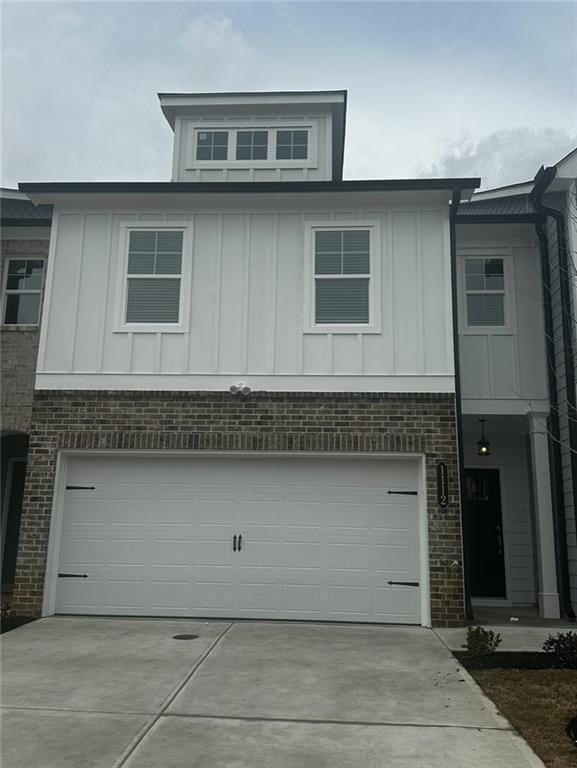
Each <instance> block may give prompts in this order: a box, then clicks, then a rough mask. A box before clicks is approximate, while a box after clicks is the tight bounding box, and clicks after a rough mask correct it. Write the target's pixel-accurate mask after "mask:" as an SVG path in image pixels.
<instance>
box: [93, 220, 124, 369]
mask: <svg viewBox="0 0 577 768" xmlns="http://www.w3.org/2000/svg"><path fill="white" fill-rule="evenodd" d="M108 219H109V222H110V229H109V232H108V253H107V257H106V267H107V269H106V281H105V286H104V303H103V307H102V332H101V334H100V347H99V350H98V370H99V371H102V369H103V368H104V345H105V342H106V319H107V318H108V316H109V314H110V313H109V312H108V303H109V298H110V273H111V272H113V271H114V270H112V238H113V236H114V217H113V215H112V214H108ZM117 289H118V287H117ZM121 311H124V307H121Z"/></svg>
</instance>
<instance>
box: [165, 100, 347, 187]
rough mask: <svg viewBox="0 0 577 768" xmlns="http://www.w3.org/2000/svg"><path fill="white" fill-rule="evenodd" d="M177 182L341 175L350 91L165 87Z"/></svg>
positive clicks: (334, 178)
mask: <svg viewBox="0 0 577 768" xmlns="http://www.w3.org/2000/svg"><path fill="white" fill-rule="evenodd" d="M158 97H159V99H160V106H161V109H162V111H163V113H164V116H165V117H166V119H167V120H168V122H169V124H170V126H171V128H172V129H173V131H174V150H173V165H172V181H202V182H207V181H213V182H227V181H309V180H310V181H340V180H341V179H342V173H343V152H344V140H345V116H346V104H347V92H346V91H290V92H267V93H265V92H263V93H159V94H158Z"/></svg>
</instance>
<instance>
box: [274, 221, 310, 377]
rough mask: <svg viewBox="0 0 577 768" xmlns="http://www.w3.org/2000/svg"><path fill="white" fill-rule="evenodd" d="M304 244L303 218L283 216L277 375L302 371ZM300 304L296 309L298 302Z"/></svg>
mask: <svg viewBox="0 0 577 768" xmlns="http://www.w3.org/2000/svg"><path fill="white" fill-rule="evenodd" d="M303 243H304V233H303V232H302V224H301V217H300V216H299V215H291V214H279V231H278V266H277V291H276V293H277V302H276V313H277V316H276V344H275V355H276V371H275V372H276V373H295V372H299V373H300V371H301V368H302V359H299V357H300V356H299V345H298V343H297V338H298V336H300V335H301V334H302V327H303V326H302V315H303V307H302V300H303V299H302V297H303V279H304V278H303V263H304V258H303V247H304V246H303ZM297 297H300V302H299V303H298V304H296V305H295V300H298V299H297Z"/></svg>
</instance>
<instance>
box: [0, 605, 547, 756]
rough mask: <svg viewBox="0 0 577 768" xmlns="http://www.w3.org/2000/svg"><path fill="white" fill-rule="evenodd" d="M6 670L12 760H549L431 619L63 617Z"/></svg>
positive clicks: (10, 654) (10, 646)
mask: <svg viewBox="0 0 577 768" xmlns="http://www.w3.org/2000/svg"><path fill="white" fill-rule="evenodd" d="M182 633H190V634H194V635H197V636H198V637H197V639H194V640H175V639H173V636H174V635H176V634H182ZM2 672H3V682H2V706H3V713H2V714H3V720H4V722H3V738H2V754H1V757H2V760H1V764H2V767H3V768H79V767H80V766H81V767H82V768H124V767H126V768H200V767H201V766H202V768H228V767H230V768H265V766H266V768H271V766H274V767H275V768H301V767H302V768H329V767H330V768H345V767H346V768H350V766H351V765H358V766H363V768H377V766H378V768H382V766H383V765H386V766H387V768H409V766H410V768H415V766H425V765H426V766H427V768H441V767H443V768H537V766H542V763H541V762H540V761H539V760H538V759H537V758H536V757H535V755H534V754H533V752H532V751H531V750H530V749H529V747H528V746H527V744H526V743H525V742H524V741H523V739H521V737H520V736H518V735H517V734H516V733H515V731H513V729H512V728H511V726H510V725H509V724H508V722H507V721H506V720H504V719H503V718H502V717H501V716H500V715H499V714H498V713H497V712H496V710H495V708H494V706H493V705H492V704H491V702H490V701H489V700H488V699H487V698H486V697H485V696H484V695H483V694H482V693H481V691H480V689H479V688H478V687H477V686H476V685H475V683H474V682H473V681H472V679H471V678H470V677H469V675H468V674H467V673H466V672H464V670H463V669H462V668H461V667H460V666H459V665H458V664H457V663H456V661H455V660H454V658H453V657H452V656H451V655H450V653H449V651H448V650H447V648H446V647H445V646H444V644H443V643H442V642H441V641H440V639H439V638H438V637H437V636H436V635H435V633H434V632H432V631H431V630H426V629H421V628H407V627H382V626H359V625H355V626H353V625H327V624H288V623H284V624H283V623H272V622H271V623H252V622H246V623H237V622H233V623H228V622H217V621H211V622H199V621H184V620H164V619H162V620H154V619H152V620H140V619H132V620H131V619H94V618H50V619H43V620H41V621H38V622H35V623H33V624H29V625H27V626H24V627H21V628H20V629H17V630H14V631H13V632H10V633H8V634H7V635H5V636H4V638H3V659H2Z"/></svg>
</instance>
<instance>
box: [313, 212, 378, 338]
mask: <svg viewBox="0 0 577 768" xmlns="http://www.w3.org/2000/svg"><path fill="white" fill-rule="evenodd" d="M377 226H378V225H377V224H372V225H370V226H363V225H356V226H346V227H345V226H339V225H335V226H334V227H333V226H324V225H323V226H321V225H318V226H317V225H311V238H312V239H311V246H312V254H311V255H312V265H311V266H312V268H311V273H312V274H311V278H310V279H312V285H311V290H310V291H309V301H310V307H311V310H310V315H311V318H310V326H311V328H310V330H312V331H317V332H323V331H326V330H329V331H332V332H338V331H339V330H341V331H344V332H347V331H354V330H355V329H358V330H361V331H362V330H365V331H368V332H378V330H379V329H378V327H377V325H378V320H379V318H378V317H376V316H375V315H376V312H375V310H376V307H377V305H378V297H377V291H378V285H377V283H378V280H377V279H376V272H377V269H378V256H377V254H376V252H375V251H376V248H375V243H376V241H377V238H376V237H375V230H376V228H377Z"/></svg>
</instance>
